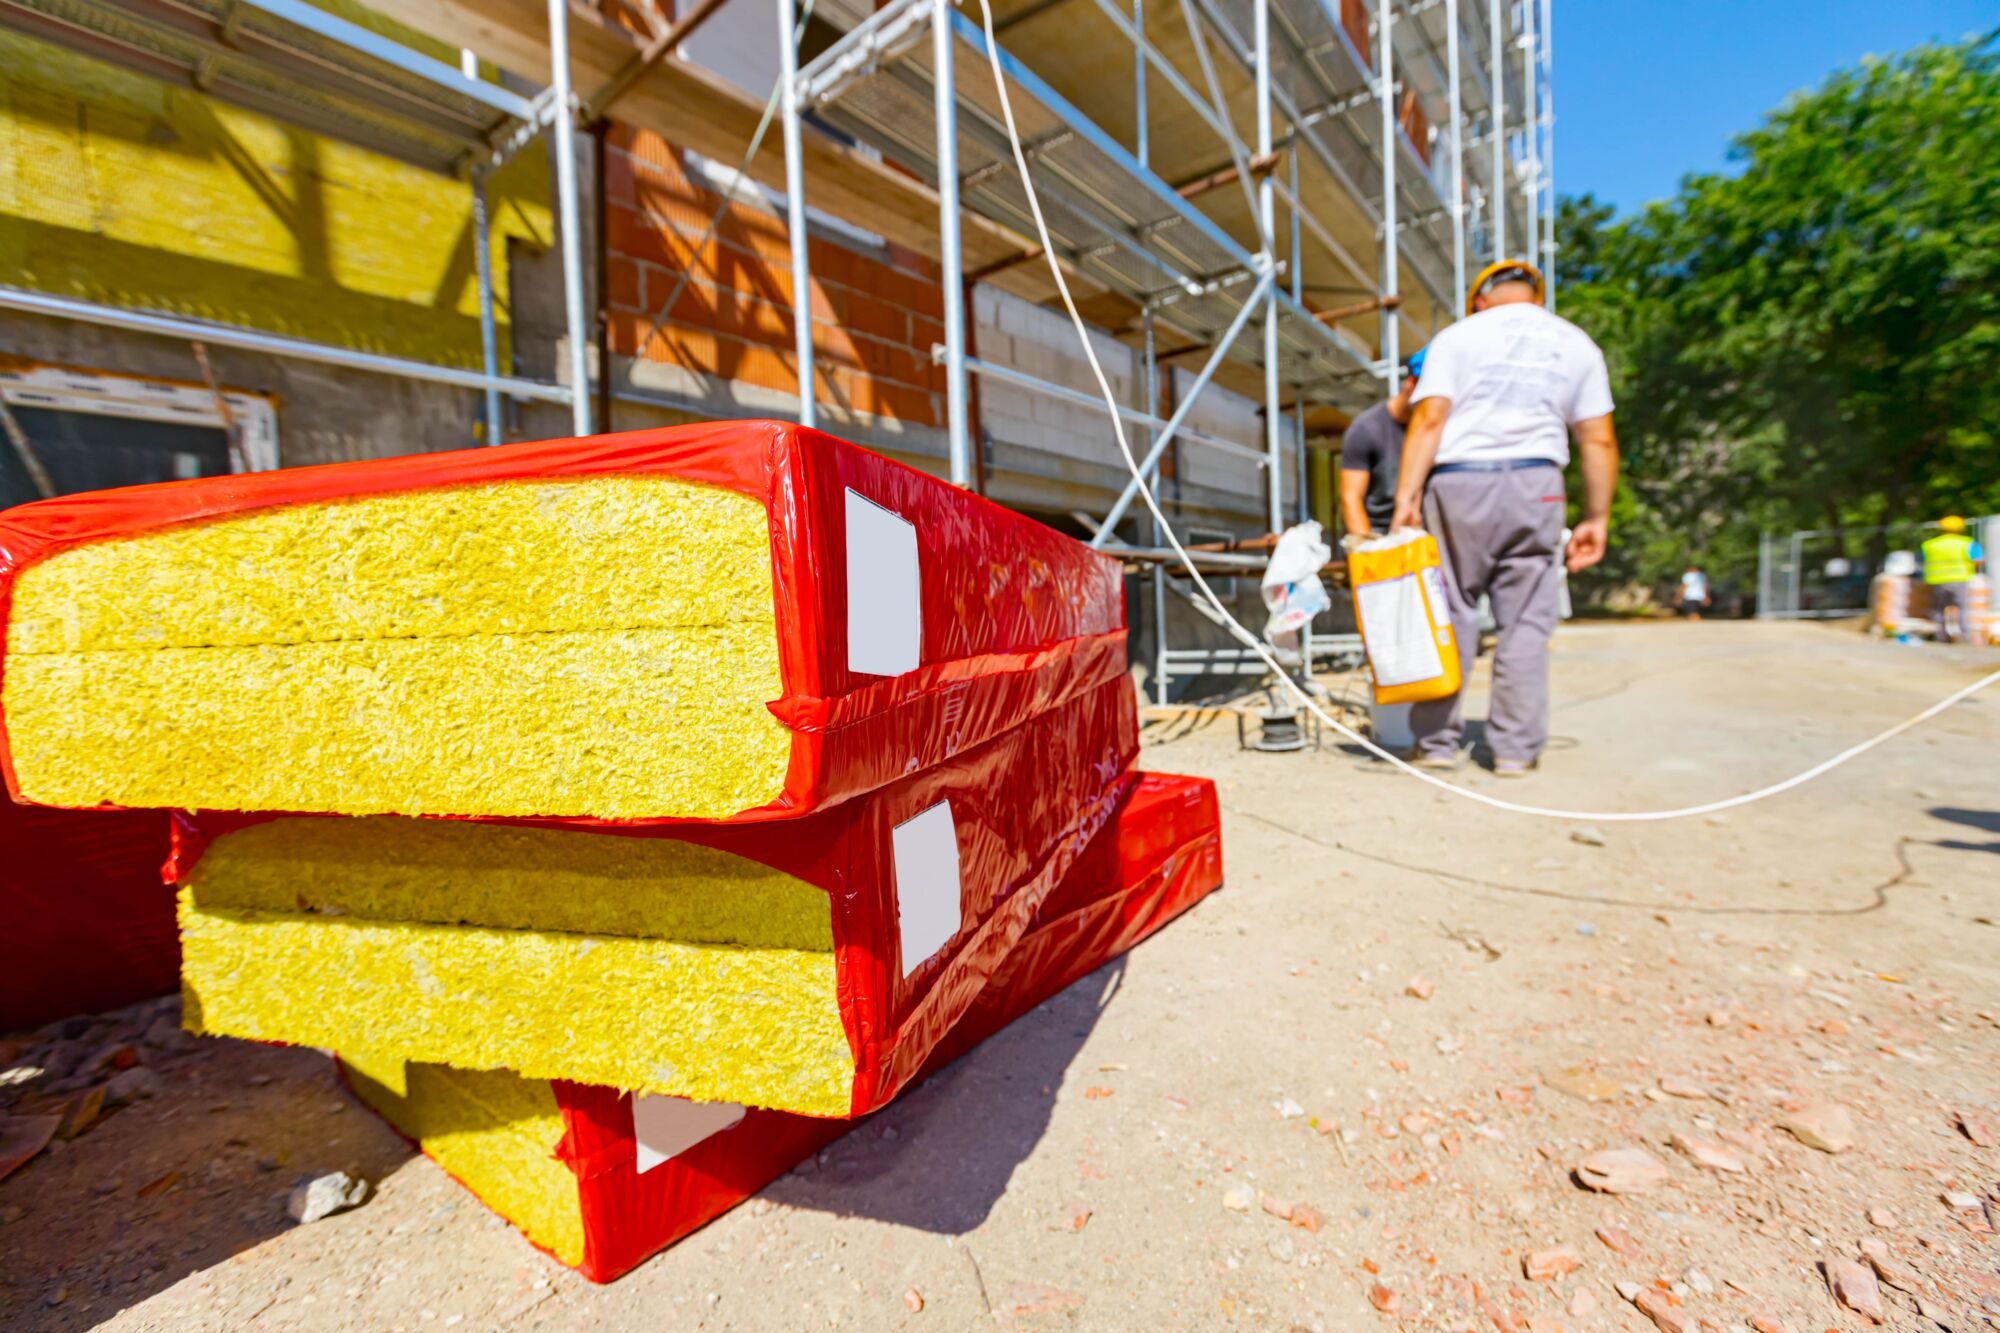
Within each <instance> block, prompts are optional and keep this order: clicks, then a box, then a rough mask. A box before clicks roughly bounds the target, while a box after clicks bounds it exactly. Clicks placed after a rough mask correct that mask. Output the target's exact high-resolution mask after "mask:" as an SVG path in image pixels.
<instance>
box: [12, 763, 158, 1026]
mask: <svg viewBox="0 0 2000 1333" xmlns="http://www.w3.org/2000/svg"><path fill="white" fill-rule="evenodd" d="M168 829H169V819H168V816H167V814H166V813H165V812H164V811H159V810H118V811H105V812H102V813H86V812H83V811H77V810H42V809H37V808H35V807H33V806H25V805H16V804H14V803H13V802H11V801H8V800H6V799H5V798H0V911H3V912H4V913H5V921H6V927H5V929H4V930H0V1032H12V1031H18V1030H21V1029H24V1028H31V1027H34V1026H36V1025H37V1024H40V1023H46V1022H48V1021H49V1020H51V1019H56V1018H67V1017H69V1016H70V1015H72V1014H87V1013H96V1012H98V1011H100V1010H104V1009H112V1008H116V1007H117V1006H118V1005H121V1004H129V1003H131V1002H132V1001H134V1000H144V999H150V998H152V997H153V996H156V995H166V994H169V993H171V992H172V991H173V989H174V987H175V984H176V979H177V976H178V973H179V970H180V961H181V952H180V937H179V935H178V934H176V933H175V930H174V896H173V894H172V893H171V892H170V891H168V890H167V889H165V888H163V887H161V884H160V866H161V864H162V863H163V862H164V861H165V860H166V859H167V840H168Z"/></svg>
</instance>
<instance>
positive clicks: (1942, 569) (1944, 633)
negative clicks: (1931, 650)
mask: <svg viewBox="0 0 2000 1333" xmlns="http://www.w3.org/2000/svg"><path fill="white" fill-rule="evenodd" d="M1923 552H1924V582H1925V584H1927V585H1928V586H1929V588H1930V594H1931V618H1932V619H1933V620H1934V621H1936V622H1937V638H1938V642H1939V643H1958V642H1960V641H1961V640H1963V639H1965V638H1967V637H1968V635H1969V628H1970V627H1969V626H1967V624H1966V623H1965V606H1966V596H1965V592H1966V585H1967V584H1968V583H1970V582H1971V581H1972V576H1973V575H1974V574H1977V573H1978V572H1979V559H1980V550H1979V543H1977V542H1975V541H1973V540H1972V538H1970V537H1968V536H1966V535H1965V520H1964V519H1962V518H1960V517H1959V516H1958V515H1957V514H1947V515H1946V516H1945V517H1944V518H1941V519H1939V520H1938V535H1937V536H1935V537H1933V538H1931V539H1930V540H1929V541H1927V542H1925V543H1924V546H1923Z"/></svg>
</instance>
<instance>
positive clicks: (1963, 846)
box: [1930, 805, 2000, 853]
mask: <svg viewBox="0 0 2000 1333" xmlns="http://www.w3.org/2000/svg"><path fill="white" fill-rule="evenodd" d="M1930 815H1931V818H1933V819H1942V820H1944V821H1945V823H1947V824H1957V825H1958V826H1960V827H1961V828H1969V829H1976V830H1978V831H1979V832H1981V833H1992V834H1996V835H2000V810H1960V809H1958V808H1956V807H1953V806H1948V805H1934V806H1932V807H1931V810H1930ZM1932 846H1935V847H1948V848H1950V849H1951V850H1952V851H1955V852H1996V853H2000V837H1996V839H1995V840H1994V841H1993V842H1964V841H1961V840H1958V839H1955V838H1940V839H1939V840H1938V841H1936V842H1935V843H1933V844H1932Z"/></svg>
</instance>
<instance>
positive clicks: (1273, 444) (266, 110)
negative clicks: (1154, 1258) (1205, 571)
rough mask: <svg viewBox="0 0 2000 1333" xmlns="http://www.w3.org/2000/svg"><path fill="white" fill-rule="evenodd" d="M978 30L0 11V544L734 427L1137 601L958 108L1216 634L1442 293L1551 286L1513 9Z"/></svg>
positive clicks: (501, 4) (449, 5)
mask: <svg viewBox="0 0 2000 1333" xmlns="http://www.w3.org/2000/svg"><path fill="white" fill-rule="evenodd" d="M985 21H986V19H985V16H984V15H983V14H982V12H981V10H980V8H979V6H978V5H977V4H976V3H973V4H967V5H962V6H953V5H951V4H949V3H945V2H944V0H888V3H885V4H882V5H881V6H880V7H879V8H875V9H873V10H872V11H871V9H870V8H869V7H868V6H867V5H866V4H862V3H858V2H857V0H804V3H802V4H795V3H794V2H793V0H696V2H695V3H693V4H692V5H690V6H689V7H687V8H685V9H683V10H681V11H680V12H670V11H669V10H668V9H666V8H665V7H661V6H650V7H649V6H645V5H624V4H616V3H613V0H605V3H604V4H603V6H602V7H597V8H592V7H587V6H585V5H582V4H576V5H565V4H564V3H563V0H552V3H549V4H547V5H546V6H544V5H543V4H540V3H537V0H376V3H374V4H373V5H372V6H370V7H368V8H363V7H361V6H360V5H357V4H354V3H352V2H351V0H325V2H324V3H322V4H319V5H313V4H307V3H305V2H304V0H256V2H255V3H252V2H251V0H0V27H4V29H5V31H4V32H0V70H4V72H5V76H6V77H5V80H4V84H5V93H4V98H5V100H4V102H0V134H4V136H5V140H6V147H7V153H6V157H7V161H8V163H9V164H10V169H9V172H8V174H7V177H6V179H5V182H4V194H0V354H4V364H3V365H0V400H4V403H5V405H6V409H7V410H6V413H5V419H4V422H0V424H4V426H5V428H6V434H7V437H8V445H9V447H8V448H6V449H0V505H6V504H13V503H18V502H21V501H24V500H29V499H33V498H35V497H36V496H37V495H38V494H53V493H58V492H67V491H75V490H84V489H92V488H97V487H102V486H110V485H122V484H127V483H133V482H143V481H155V480H163V479H168V478H174V477H196V476H206V475H214V474H217V473H225V472H230V471H246V470H259V469H267V468H273V467H280V466H293V465H299V464H307V463H321V462H330V461H338V460H345V459H355V458H367V457H379V456H385V455H393V454H404V453H411V452H419V451H430V450H442V449H452V448H462V447H466V446H468V445H474V444H482V443H485V444H490V443H499V442H503V441H509V440H521V439H537V438H546V437H551V436H560V435H567V434H573V433H574V434H580V433H589V432H596V431H606V430H624V429H630V428H634V427H639V426H648V425H659V424H666V423H671V422H675V421H686V420H697V419H713V418H727V417H779V418H791V419H802V420H805V421H808V422H810V423H813V424H817V425H819V426H821V427H823V428H825V429H827V430H830V431H832V432H834V433H835V434H838V435H841V436H844V437H847V438H849V439H852V440H855V441H858V442H861V443H864V444H867V445H869V446H871V447H873V448H876V449H879V450H881V451H883V452H886V453H888V454H890V455H892V456H894V457H896V458H899V459H901V460H903V461H906V462H909V463H912V464H914V465H916V466H919V467H922V468H925V469H928V470H931V471H934V472H937V473H939V474H941V475H945V476H948V477H949V478H950V479H951V480H953V481H955V482H957V483H958V484H960V485H964V486H968V487H972V488H975V489H977V490H979V491H981V492H983V493H984V494H986V495H988V496H990V497H992V498H993V499H995V500H998V501H1000V502H1002V503H1004V504H1006V505H1009V506H1011V507H1014V508H1016V509H1019V510H1022V511H1025V512H1028V513H1031V514H1033V515H1035V516H1037V517H1038V518H1041V519H1042V520H1044V521H1046V522H1048V523H1050V524H1052V525H1054V526H1057V527H1059V528H1061V529H1063V530H1065V531H1068V532H1070V533H1072V534H1075V535H1083V536H1090V537H1093V538H1094V539H1095V540H1096V541H1097V542H1098V543H1099V544H1101V545H1106V546H1110V547H1112V548H1114V549H1117V548H1123V549H1126V550H1127V551H1128V552H1129V554H1130V556H1131V560H1132V567H1133V568H1134V569H1135V570H1145V569H1148V568H1153V567H1152V566H1149V564H1148V562H1147V559H1146V557H1147V555H1148V553H1149V551H1150V549H1151V548H1153V547H1155V546H1156V545H1157V536H1156V534H1154V533H1153V532H1151V531H1150V528H1149V522H1150V520H1149V519H1147V518H1146V517H1145V515H1144V510H1143V508H1141V507H1136V506H1135V505H1134V503H1133V502H1134V499H1135V495H1136V487H1135V486H1133V485H1132V484H1131V478H1130V474H1129V472H1128V470H1127V468H1126V465H1125V463H1124V461H1123V459H1122V458H1121V456H1120V455H1119V453H1118V450H1117V446H1116V443H1115V440H1114V437H1113V434H1112V431H1111V429H1110V422H1109V420H1108V417H1107V415H1106V412H1105V407H1104V403H1103V400H1102V398H1101V397H1100V395H1099V394H1098V392H1097V387H1096V384H1095V381H1094V379H1093V377H1092V375H1091V373H1090V370H1089V366H1088V363H1087V361H1086V360H1085V359H1084V357H1083V356H1082V355H1081V353H1080V350H1079V348H1078V346H1077V343H1076V335H1075V332H1074V330H1073V329H1072V327H1071V324H1070V321H1069V318H1068V315H1067V314H1066V313H1065V312H1064V310H1063V309H1062V307H1061V305H1060V304H1059V302H1057V300H1056V293H1055V288H1054V284H1053V283H1052V281H1051V277H1050V273H1049V261H1048V256H1047V255H1045V254H1044V253H1043V250H1042V248H1041V246H1040V245H1039V243H1038V241H1037V240H1036V231H1035V227H1034V225H1033V220H1032V217H1031V215H1030V212H1029V201H1028V196H1027V194H1026V192H1025V191H1024V190H1023V188H1022V183H1021V181H1020V178H1019V174H1018V171H1017V169H1016V166H1015V163H1014V159H1013V155H1012V150H1011V147H1010V144H1009V139H1008V134H1007V130H1006V128H1005V125H1004V124H1003V122H1002V118H1001V112H1000V108H999V101H998V98H997V96H996V91H995V88H994V84H993V77H992V73H991V70H992V67H993V64H994V63H995V62H997V64H998V65H999V67H1000V68H1001V69H1003V70H1004V71H1005V74H1006V77H1007V79H1008V87H1009V91H1010V93H1011V95H1012V100H1013V104H1014V108H1015V111H1016V114H1017V117H1018V119H1019V122H1020V123H1019V132H1020V137H1021V140H1022V148H1023V151H1024V154H1025V156H1026V159H1027V161H1028V164H1029V169H1030V171H1032V172H1033V173H1034V178H1035V187H1036V193H1037V195H1038V196H1039V199H1040V201H1041V203H1042V206H1043V209H1044V211H1045V214H1046V220H1047V223H1048V226H1049V230H1050V234H1051V237H1052V240H1053V242H1054V246H1055V250H1056V254H1055V256H1054V258H1055V260H1056V262H1058V263H1060V264H1061V265H1062V266H1063V269H1064V272H1065V274H1066V276H1067V278H1068V282H1069V285H1070V287H1071V289H1072V291H1073V292H1074V294H1075V296H1076V298H1077V301H1078V304H1079V308H1080V310H1081V313H1082V314H1083V316H1084V317H1085V319H1086V320H1088V321H1089V322H1090V323H1091V324H1092V325H1094V326H1095V329H1096V341H1095V345H1096V350H1097V353H1098V356H1099V358H1100V360H1101V361H1102V362H1103V365H1104V368H1105V370H1106V372H1107V375H1108V377H1109V378H1110V380H1111V382H1112V385H1113V388H1114V390H1115V391H1116V393H1117V394H1118V395H1119V396H1120V397H1121V398H1122V399H1123V401H1124V402H1125V403H1126V404H1128V406H1127V407H1126V408H1125V409H1124V417H1125V423H1126V428H1127V435H1128V439H1129V440H1130V441H1131V443H1132V447H1133V449H1134V451H1135V452H1137V453H1139V454H1141V455H1142V456H1144V457H1145V458H1146V459H1147V460H1148V461H1149V464H1150V466H1151V468H1152V470H1153V471H1154V472H1155V474H1156V475H1157V477H1158V482H1159V486H1158V489H1159V493H1160V496H1161V499H1162V501H1163V502H1164V504H1165V507H1166V509H1167V512H1168V514H1169V516H1170V517H1171V518H1173V519H1174V521H1175V523H1176V525H1177V527H1178V529H1179V531H1180V532H1181V535H1182V536H1183V537H1184V538H1185V539H1186V540H1188V541H1189V542H1190V543H1196V542H1200V543H1208V544H1211V545H1212V546H1214V547H1216V548H1218V549H1217V550H1216V551H1215V553H1213V554H1210V555H1209V556H1207V557H1206V558H1207V559H1208V560H1209V561H1211V562H1212V564H1213V566H1214V568H1215V570H1216V571H1217V572H1218V573H1221V574H1224V575H1230V574H1241V575H1244V576H1246V577H1245V578H1243V580H1242V583H1243V588H1242V595H1243V596H1244V597H1245V598H1246V599H1251V600H1254V597H1255V589H1254V586H1252V585H1253V583H1254V577H1255V574H1256V572H1257V570H1258V568H1259V567H1260V565H1261V561H1262V557H1261V555H1259V554H1257V553H1256V550H1255V544H1254V542H1252V543H1251V546H1252V549H1251V550H1249V551H1237V552H1231V551H1228V550H1226V549H1222V548H1227V547H1229V546H1231V545H1235V544H1239V543H1242V542H1243V541H1244V539H1246V538H1247V539H1254V538H1257V537H1260V536H1263V535H1264V534H1267V533H1271V532H1275V531H1277V530H1279V529H1281V528H1282V527H1283V526H1285V525H1286V524H1288V523H1290V522H1293V521H1295V520H1296V519H1298V518H1300V517H1304V516H1314V517H1318V518H1320V519H1322V521H1326V522H1329V523H1330V522H1331V509H1332V505H1331V495H1332V468H1331V457H1332V455H1331V453H1330V452H1329V446H1335V447H1337V444H1338V439H1339V435H1340V432H1341V430H1342V428H1343V427H1344V425H1345V423H1346V422H1347V420H1348V419H1349V417H1350V416H1351V415H1352V414H1353V413H1354V412H1356V411H1358V410H1359V409H1360V408H1362V407H1364V406H1366V405H1367V404H1369V403H1370V402H1372V401H1376V400H1378V399H1379V398H1381V397H1382V396H1384V395H1385V394H1386V393H1387V392H1389V391H1390V390H1391V389H1392V388H1393V385H1394V382H1395V379H1396V376H1397V373H1398V372H1397V365H1398V362H1399V359H1400V357H1402V356H1403V355H1406V354H1408V353H1409V352H1410V351H1413V350H1415V349H1416V348H1417V347H1420V346H1422V345H1423V344H1424V343H1425V342H1426V341H1427V340H1428V339H1429V337H1430V336H1431V335H1432V333H1434V332H1435V331H1436V330H1437V329H1438V328H1440V327H1442V326H1443V325H1444V324H1445V323H1447V322H1449V321H1450V320H1452V319H1453V318H1455V317H1456V315H1457V313H1458V310H1459V304H1460V302H1461V300H1462V293H1463V291H1464V288H1465V281H1466V275H1467V272H1468V270H1469V269H1476V268H1477V267H1478V266H1479V265H1480V264H1483V263H1484V262H1486V261H1487V260H1488V259H1490V258H1492V257H1494V256H1496V255H1499V254H1503V253H1517V254H1518V253H1527V252H1533V253H1535V254H1536V255H1537V256H1538V257H1540V258H1542V259H1543V260H1544V261H1546V260H1547V259H1548V257H1549V255H1550V253H1551V252H1552V250H1553V247H1554V216H1553V213H1554V209H1553V201H1554V193H1553V187H1552V175H1551V160H1552V126H1553V123H1554V117H1553V112H1552V97H1551V79H1550V70H1551V59H1550V54H1551V3H1550V0H1518V2H1510V3H1504V4H1503V3H1498V2H1497V0H1496V2H1495V3H1492V4H1487V3H1485V2H1484V0H1175V3H1167V2H1166V0H1150V3H1149V2H1148V0H993V9H992V12H991V15H990V21H991V31H992V33H993V42H992V45H991V46H989V42H988V38H987V35H986V31H987V30H986V28H985ZM801 293H804V294H805V295H804V297H803V299H802V298H801ZM802 315H804V316H806V317H805V318H801V316H802ZM808 383H809V384H810V386H811V388H810V391H809V392H803V391H802V386H803V385H805V384H808ZM1133 586H1134V605H1133V608H1132V612H1133V614H1132V622H1133V624H1134V625H1135V627H1137V628H1138V630H1139V632H1138V633H1137V634H1135V645H1136V647H1135V654H1136V656H1138V657H1139V659H1140V660H1141V662H1142V663H1143V665H1144V667H1145V668H1146V670H1147V672H1148V673H1149V675H1150V676H1151V677H1152V682H1153V689H1154V691H1155V692H1156V694H1157V696H1158V697H1159V698H1161V699H1164V698H1166V697H1167V690H1168V688H1169V686H1173V687H1174V688H1175V689H1176V690H1178V688H1179V685H1180V684H1182V683H1185V682H1186V681H1187V680H1189V679H1191V678H1194V677H1198V676H1201V675H1204V674H1209V673H1211V672H1224V673H1227V672H1230V671H1232V670H1235V669H1236V668H1237V666H1238V664H1239V662H1240V663H1241V666H1242V669H1244V670H1246V671H1254V672H1257V673H1261V672H1262V670H1263V668H1262V666H1261V665H1260V664H1253V663H1251V662H1248V661H1244V660H1242V659H1241V657H1240V655H1239V654H1238V653H1237V651H1236V650H1235V649H1233V648H1230V647H1227V646H1226V645H1227V640H1226V638H1224V637H1223V636H1222V635H1221V634H1220V633H1219V631H1216V630H1214V629H1213V627H1211V626H1209V625H1208V624H1207V623H1206V622H1205V621H1204V620H1202V619H1201V617H1200V616H1198V615H1197V614H1196V613H1195V608H1194V607H1193V606H1191V605H1188V604H1186V603H1184V602H1183V601H1182V600H1181V599H1180V598H1178V597H1177V596H1176V595H1175V588H1176V586H1177V585H1176V581H1175V580H1174V579H1173V578H1170V577H1166V576H1164V575H1159V576H1156V577H1153V578H1149V579H1143V580H1139V581H1136V582H1135V583H1134V585H1133ZM1225 589H1226V582H1225ZM1162 626H1164V628H1165V633H1164V634H1163V633H1161V627H1162Z"/></svg>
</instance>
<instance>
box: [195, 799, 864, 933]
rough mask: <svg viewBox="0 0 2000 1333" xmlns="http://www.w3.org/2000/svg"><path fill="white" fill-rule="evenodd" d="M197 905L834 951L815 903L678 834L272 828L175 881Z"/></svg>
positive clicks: (828, 915)
mask: <svg viewBox="0 0 2000 1333" xmlns="http://www.w3.org/2000/svg"><path fill="white" fill-rule="evenodd" d="M187 877H188V882H189V885H190V886H191V888H192V890H193V893H194V896H195V900H196V901H197V902H198V903H199V904H200V906H201V907H202V908H204V909H209V910H213V909H218V908H235V909H243V908H251V909H257V910H260V911H265V912H274V913H321V914H324V915H327V916H340V917H361V918H368V919H372V920H377V921H410V922H428V923H431V924H435V925H473V926H492V927H496V928H498V929H502V930H531V929H532V930H544V931H555V932H563V933H575V934H598V935H628V936H634V937H639V938H645V939H662V940H678V941H681V942H682V943H692V944H735V945H742V946H745V947H750V948H762V949H792V950H804V951H808V952H815V953H831V952H832V950H833V917H832V911H831V908H830V906H829V904H828V902H827V896H826V894H825V893H824V892H823V891H822V890H820V889H818V888H815V887H814V886H812V885H810V884H807V883H805V882H804V881H802V880H797V879H794V878H792V877H791V876H789V875H785V874H781V873H780V872H778V871H776V870H772V869H771V868H770V867H768V866H765V865H761V864H759V863H758V862H755V861H751V860H746V859H745V858H743V857H740V856H732V855H730V854H729V853H728V852H722V851H717V850H715V849H714V848H711V847H703V846H700V845H698V844H696V843H691V842H683V841H681V840H680V839H678V838H656V837H620V836H617V835H615V834H610V833H594V832H588V833H587V832H572V831H566V830H561V829H548V828H538V827H535V826H533V825H525V824H473V823H467V822H464V821H461V820H449V819H363V820H353V819H273V820H269V821H267V822H265V823H261V824H251V825H249V826H247V827H244V828H241V829H238V830H236V831H235V832H232V833H227V834H224V835H222V836H221V837H218V838H217V839H216V840H215V841H214V842H213V843H211V844H210V845H209V846H208V848H207V849H206V850H205V851H204V852H203V853H202V856H201V858H200V859H199V860H198V861H196V862H195V863H194V866H193V868H192V869H191V870H189V871H188V872H187Z"/></svg>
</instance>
